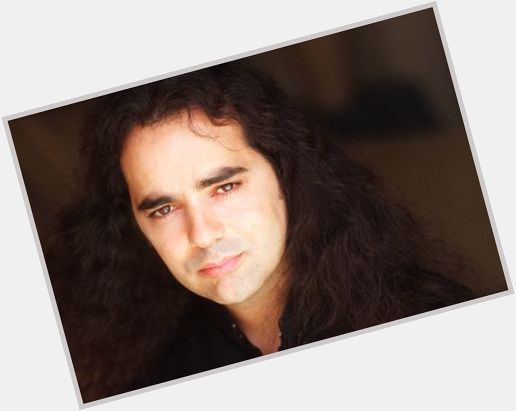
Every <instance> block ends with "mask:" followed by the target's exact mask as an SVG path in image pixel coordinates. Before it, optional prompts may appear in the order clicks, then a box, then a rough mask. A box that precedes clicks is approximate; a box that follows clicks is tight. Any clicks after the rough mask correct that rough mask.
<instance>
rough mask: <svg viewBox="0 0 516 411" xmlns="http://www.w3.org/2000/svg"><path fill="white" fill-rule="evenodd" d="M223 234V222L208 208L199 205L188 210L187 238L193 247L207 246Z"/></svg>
mask: <svg viewBox="0 0 516 411" xmlns="http://www.w3.org/2000/svg"><path fill="white" fill-rule="evenodd" d="M223 236H224V224H223V223H222V221H220V219H219V218H218V217H217V216H216V215H215V214H214V213H213V212H212V211H210V210H209V209H203V208H201V207H200V206H196V207H190V210H189V211H188V239H189V241H190V244H191V245H192V246H194V247H199V248H208V247H210V246H211V245H212V244H213V243H214V242H216V241H217V240H219V239H220V238H222V237H223Z"/></svg>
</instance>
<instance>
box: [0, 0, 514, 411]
mask: <svg viewBox="0 0 516 411" xmlns="http://www.w3.org/2000/svg"><path fill="white" fill-rule="evenodd" d="M129 3H131V2H115V1H103V2H97V1H88V2H85V1H83V2H78V1H66V2H64V1H63V2H60V3H59V4H58V3H57V2H54V1H45V2H37V1H34V2H26V1H16V2H15V1H12V2H10V4H9V5H7V4H6V2H2V6H1V8H0V15H1V16H2V18H1V23H0V42H1V46H2V47H1V50H2V64H1V65H0V70H1V76H0V99H1V106H0V116H2V117H3V116H6V115H9V114H14V113H18V112H22V111H26V110H30V109H34V108H37V107H40V106H45V105H48V104H51V103H57V102H61V101H64V100H67V99H71V98H75V97H78V96H83V95H86V94H90V93H94V92H98V91H101V90H105V89H108V88H111V87H116V86H119V85H123V84H126V83H130V82H134V81H138V80H142V79H145V78H149V77H152V76H156V75H161V74H164V73H168V72H171V71H174V70H177V69H180V68H185V67H189V66H192V65H196V64H201V63H205V62H208V61H212V60H215V59H219V58H223V57H227V56H231V55H235V54H239V53H242V52H246V51H249V50H252V49H257V48H261V47H267V46H270V45H272V44H276V43H279V42H283V41H288V40H292V39H295V38H298V37H301V36H305V35H309V34H313V33H318V32H321V31H324V30H329V29H333V28H336V27H340V26H344V25H347V24H350V23H356V22H359V21H363V20H367V19H370V18H374V17H377V16H382V15H384V14H387V13H391V12H397V11H400V10H403V9H407V8H409V7H413V6H417V5H420V4H424V2H421V1H402V0H398V1H391V0H389V1H386V0H381V1H380V0H378V1H368V2H366V1H354V2H351V1H342V0H339V1H335V2H331V1H324V0H318V1H311V2H302V1H277V0H276V1H263V0H262V1H260V2H255V3H253V4H251V3H250V2H246V1H234V2H231V1H226V0H218V1H211V2H208V1H207V2H206V4H203V3H202V2H201V1H198V0H197V1H195V2H194V1H191V0H190V1H184V2H171V1H166V2H165V1H164V2H162V3H159V2H153V1H147V2H146V3H145V6H143V2H141V3H142V5H141V6H140V5H139V6H134V5H131V4H129ZM138 3H140V2H138ZM511 3H512V2H510V1H490V2H485V1H482V2H466V1H464V2H460V1H457V0H455V1H438V2H437V4H438V7H439V13H440V15H441V18H442V21H443V25H444V31H445V35H446V40H447V43H448V47H449V52H450V54H451V57H452V63H453V67H454V69H455V72H456V75H457V79H458V86H459V88H460V92H461V95H462V99H463V102H464V108H465V111H466V115H467V118H468V120H469V125H470V128H471V137H472V138H473V141H474V145H475V148H476V152H477V156H478V160H479V164H480V167H481V171H482V174H483V179H484V182H485V186H486V187H487V195H488V197H489V199H490V202H491V208H492V215H493V216H494V219H495V221H496V225H497V228H498V233H499V238H500V241H501V245H502V247H503V251H504V253H505V258H506V262H507V267H508V270H509V272H512V273H513V275H514V273H515V272H516V251H515V250H516V217H515V216H514V210H516V194H515V191H514V190H515V188H514V187H515V183H514V177H515V176H516V166H515V163H516V161H515V159H514V156H515V148H516V145H515V139H516V133H515V131H514V126H513V124H514V118H515V109H516V106H515V103H514V97H515V95H516V89H515V80H514V75H515V73H516V66H515V57H514V56H515V52H514V41H515V40H516V30H515V24H514V21H513V18H514V13H513V11H512V10H511V8H510V5H511ZM1 133H2V136H1V138H0V179H1V181H0V182H1V185H0V187H1V188H0V192H1V212H0V227H1V230H0V253H1V258H0V273H1V277H0V278H1V285H0V303H1V310H0V313H1V322H0V324H1V327H2V337H1V339H0V341H1V348H0V370H1V371H0V373H1V374H0V375H1V381H0V387H1V395H0V409H5V410H16V409H20V410H29V409H45V410H73V409H77V408H78V403H77V400H76V397H75V391H74V386H73V383H72V379H71V377H70V373H69V369H68V364H67V361H66V358H65V351H64V348H63V345H62V342H61V339H60V335H59V329H58V327H57V323H56V320H55V317H54V313H53V310H52V305H51V302H50V298H49V294H48V291H47V287H46V283H45V279H44V275H43V270H42V268H41V263H40V260H39V257H38V253H37V249H36V246H35V241H34V237H33V234H32V231H31V226H30V219H29V217H28V214H27V211H26V207H25V204H24V200H23V196H22V190H21V189H20V186H19V184H18V180H17V176H16V172H15V167H14V163H13V160H12V157H11V152H10V149H9V146H8V144H7V138H6V136H5V132H4V130H3V129H2V131H1ZM515 320H516V298H515V297H514V295H509V296H505V297H502V298H496V299H491V300H489V301H485V302H483V303H479V304H475V305H472V306H467V307H464V308H461V309H458V310H453V311H449V312H446V313H442V314H439V315H434V316H431V317H426V318H422V319H419V320H417V321H411V322H408V323H404V324H400V325H396V326H393V327H388V328H384V329H381V330H377V331H374V332H371V333H367V334H363V335H358V336H354V337H352V338H347V339H343V340H340V341H337V342H334V343H331V344H326V345H322V346H317V347H315V348H312V349H308V350H304V351H299V352H295V353H292V354H290V355H284V356H280V357H278V358H275V359H272V360H269V361H262V362H258V363H255V364H252V365H249V366H245V367H240V368H238V369H233V370H230V371H227V372H223V373H219V374H215V375H210V376H206V377H203V378H199V379H196V380H192V381H188V382H184V383H181V384H177V385H173V386H169V387H165V388H161V389H158V390H153V391H149V392H145V393H142V394H139V395H134V396H131V397H127V398H122V399H119V400H116V401H111V402H108V403H103V404H99V405H97V406H96V407H95V409H99V410H124V411H125V410H143V409H152V410H160V409H167V410H169V409H174V408H180V409H183V407H185V408H186V409H201V408H215V409H229V410H233V409H234V410H237V409H238V410H242V409H246V410H247V409H252V410H254V409H267V408H269V409H273V410H277V409H280V408H285V409H310V410H311V409H321V410H326V409H344V408H347V409H397V410H398V409H399V410H405V409H406V410H413V409H418V410H420V409H423V410H425V409H428V410H436V409H438V410H441V409H444V410H447V409H450V410H459V409H479V410H486V409H493V410H502V409H514V408H512V407H514V402H515V401H514V392H515V388H516V384H515V381H516V378H514V371H515V367H514V366H515V363H516V353H515V347H516V325H515V324H516V323H515ZM511 405H512V407H511Z"/></svg>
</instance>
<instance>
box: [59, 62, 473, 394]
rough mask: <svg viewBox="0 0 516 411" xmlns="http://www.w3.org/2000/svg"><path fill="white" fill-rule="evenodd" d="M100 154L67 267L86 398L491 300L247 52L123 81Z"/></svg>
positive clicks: (99, 129) (89, 136) (69, 328)
mask: <svg viewBox="0 0 516 411" xmlns="http://www.w3.org/2000/svg"><path fill="white" fill-rule="evenodd" d="M83 155H84V158H85V160H86V163H85V168H84V170H85V176H84V181H83V187H85V188H86V190H84V193H83V194H82V195H81V196H80V200H79V201H78V202H77V203H76V204H75V206H72V207H69V208H68V212H67V214H66V216H65V218H64V219H63V235H62V236H61V243H60V245H59V247H57V248H56V250H59V252H60V253H62V251H63V250H66V252H65V254H66V256H67V258H66V259H65V260H66V261H65V263H64V264H63V258H52V256H51V255H49V260H50V261H56V260H60V261H61V262H60V263H59V264H53V263H51V264H50V266H51V268H50V269H49V272H50V273H51V275H53V281H55V284H56V290H57V291H56V295H57V300H58V305H59V308H60V312H61V315H62V316H63V323H64V329H65V332H66V334H67V339H68V342H69V346H70V351H71V355H72V359H73V360H74V366H75V368H76V372H77V375H78V380H79V385H80V387H81V391H82V393H83V397H84V398H85V400H86V401H89V400H92V399H97V398H101V397H104V396H107V395H113V394H115V393H118V392H124V391H127V390H129V389H134V388H138V387H142V386H147V385H150V384H154V383H158V382H162V381H167V380H170V379H173V378H178V377H182V376H185V375H191V374H194V373H197V372H201V371H205V370H209V369H213V368H217V367H220V366H224V365H227V364H231V363H235V362H239V361H243V360H246V359H249V358H253V357H257V356H260V355H263V354H268V353H272V352H276V351H278V350H283V349H288V348H291V347H295V346H299V345H302V344H307V343H310V342H314V341H319V340H322V339H325V338H329V337H333V336H336V335H341V334H344V333H347V332H350V331H354V330H358V329H362V328H365V327H369V326H372V325H376V324H381V323H384V322H387V321H392V320H395V319H399V318H403V317H406V316H410V315H413V314H417V313H421V312H425V311H428V310H432V309H436V308H439V307H443V306H447V305H450V304H455V303H458V302H461V301H465V300H467V299H470V298H472V297H473V296H472V295H471V293H470V292H469V290H467V289H466V288H464V287H462V286H459V285H457V284H456V283H454V282H452V281H451V280H449V279H447V278H446V277H445V276H443V275H441V274H440V273H443V274H450V275H453V274H456V272H455V271H456V269H457V265H454V263H453V258H445V254H444V253H442V250H439V249H438V247H437V246H435V243H432V242H430V241H429V240H428V239H427V237H426V235H425V234H424V232H423V230H422V229H421V227H420V226H419V225H418V223H417V222H416V221H414V219H413V218H412V217H411V215H410V213H409V212H408V211H407V210H406V209H404V208H403V207H400V206H398V205H396V204H395V203H393V202H392V201H391V200H389V199H388V198H387V196H386V195H385V194H384V192H383V191H382V190H381V189H380V188H378V186H379V184H378V182H377V181H375V178H374V177H373V176H372V175H371V173H370V172H369V171H368V170H367V169H365V168H363V167H362V166H360V165H357V164H355V163H354V162H352V161H351V160H350V159H348V158H347V157H346V156H345V154H344V153H343V152H342V150H341V149H339V148H338V147H337V146H336V145H335V143H334V142H333V141H332V140H331V139H329V138H328V137H327V136H326V134H324V133H322V132H321V131H320V130H319V128H317V127H316V126H314V125H312V124H311V123H310V122H309V121H308V120H307V119H306V117H305V116H304V115H303V114H302V111H301V110H300V109H299V108H298V107H297V106H296V104H295V103H294V102H293V101H292V100H291V99H290V98H289V97H288V96H286V95H285V94H284V93H283V92H282V91H281V90H279V89H278V88H277V86H276V85H275V84H274V83H273V82H272V81H270V80H269V79H266V78H264V77H262V76H261V75H259V74H256V73H252V72H249V71H246V70H243V69H240V68H238V67H237V66H235V65H234V64H225V65H220V66H216V67H213V68H210V69H205V70H200V71H198V72H194V73H190V74H185V75H182V76H178V77H174V78H172V79H168V80H163V81H159V82H155V83H151V84H148V85H144V86H140V87H136V88H133V89H130V90H126V91H122V92H119V93H115V94H113V95H112V96H111V97H109V98H107V99H106V100H105V101H104V103H103V104H102V105H101V106H100V107H99V109H98V110H97V111H96V112H95V113H94V114H93V115H92V117H91V122H90V123H89V128H88V129H87V130H86V131H85V134H84V149H83ZM52 273H56V274H52Z"/></svg>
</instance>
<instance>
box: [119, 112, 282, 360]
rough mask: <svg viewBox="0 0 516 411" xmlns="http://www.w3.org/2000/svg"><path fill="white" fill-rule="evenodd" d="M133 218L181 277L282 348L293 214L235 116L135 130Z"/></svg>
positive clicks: (197, 117)
mask: <svg viewBox="0 0 516 411" xmlns="http://www.w3.org/2000/svg"><path fill="white" fill-rule="evenodd" d="M120 163H121V167H122V171H123V174H124V177H125V179H126V182H127V185H128V188H129V194H130V198H131V206H132V210H133V213H134V217H135V219H136V222H137V223H138V226H139V227H140V229H141V231H142V232H143V233H144V235H145V236H146V237H147V239H148V240H149V241H150V243H151V244H152V246H153V247H154V248H155V250H156V251H157V253H158V254H159V256H160V257H161V258H162V260H163V261H164V262H165V264H166V265H167V267H168V268H169V270H170V272H171V273H172V275H174V277H175V278H176V279H177V280H178V281H179V282H180V283H181V284H182V285H183V286H185V287H186V288H187V289H189V290H190V291H192V292H194V293H196V294H198V295H200V296H202V297H205V298H207V299H210V300H212V301H214V302H216V303H219V304H222V305H224V306H226V307H227V308H228V310H229V311H230V313H231V314H233V316H234V317H235V318H236V319H237V321H238V322H239V325H240V326H241V327H242V329H243V331H244V332H245V333H246V335H247V336H248V338H249V339H250V340H251V342H253V343H255V345H257V346H258V347H259V348H261V349H262V352H264V353H266V352H271V351H275V350H276V349H277V346H278V345H279V339H278V326H277V320H278V319H279V316H280V313H281V311H282V305H283V297H282V295H283V292H282V290H283V289H284V285H285V282H286V271H287V270H286V266H287V264H286V262H285V258H284V252H285V241H286V230H287V213H286V206H285V201H284V199H283V196H282V193H281V190H280V187H279V184H278V180H277V177H276V175H275V173H274V170H273V168H272V166H271V165H270V164H269V163H268V161H267V160H266V159H265V158H264V157H263V156H262V155H261V154H260V153H258V152H257V151H255V150H253V149H252V148H250V147H249V145H248V144H247V142H246V140H245V136H244V133H243V130H242V127H241V126H240V125H239V124H238V123H237V122H235V121H232V122H227V123H225V124H224V125H214V124H212V122H211V121H210V120H209V119H208V118H207V117H206V115H205V114H204V113H202V112H200V111H192V112H191V114H190V117H189V116H188V114H187V113H186V112H182V113H180V114H179V115H177V116H175V117H173V118H171V119H169V120H167V121H165V122H161V123H158V124H156V125H153V126H147V127H137V128H134V129H133V130H132V131H131V132H130V133H129V134H128V136H127V139H126V142H125V145H124V148H123V150H122V155H121V160H120Z"/></svg>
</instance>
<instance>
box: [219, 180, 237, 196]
mask: <svg viewBox="0 0 516 411" xmlns="http://www.w3.org/2000/svg"><path fill="white" fill-rule="evenodd" d="M234 187H235V183H227V184H224V185H223V186H220V187H219V188H218V189H217V192H218V193H219V194H224V193H229V192H230V191H231V190H233V188H234Z"/></svg>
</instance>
